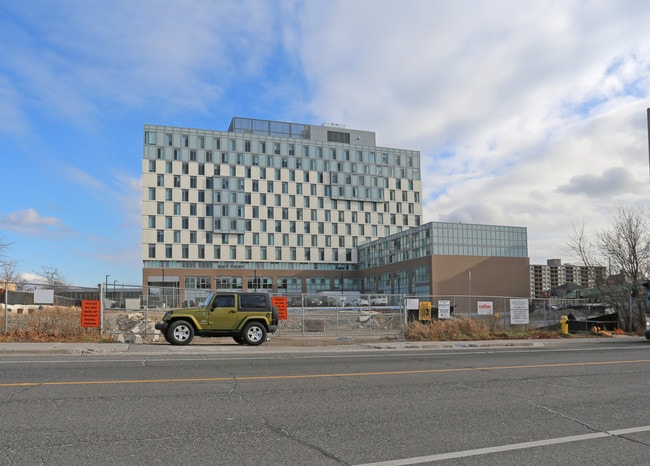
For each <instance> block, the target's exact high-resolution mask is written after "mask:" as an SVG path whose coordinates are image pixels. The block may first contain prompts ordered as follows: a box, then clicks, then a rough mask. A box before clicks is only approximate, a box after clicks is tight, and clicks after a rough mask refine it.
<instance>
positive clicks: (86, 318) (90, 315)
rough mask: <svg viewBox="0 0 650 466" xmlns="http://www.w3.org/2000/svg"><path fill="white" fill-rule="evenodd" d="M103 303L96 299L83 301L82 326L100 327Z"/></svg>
mask: <svg viewBox="0 0 650 466" xmlns="http://www.w3.org/2000/svg"><path fill="white" fill-rule="evenodd" d="M100 308H101V303H100V302H99V300H95V299H82V300H81V326H82V327H97V328H99V327H100V321H101V316H100V314H101V309H100Z"/></svg>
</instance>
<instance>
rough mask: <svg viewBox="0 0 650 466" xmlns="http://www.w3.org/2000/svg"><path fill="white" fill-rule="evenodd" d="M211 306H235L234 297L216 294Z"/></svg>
mask: <svg viewBox="0 0 650 466" xmlns="http://www.w3.org/2000/svg"><path fill="white" fill-rule="evenodd" d="M213 307H235V297H234V296H233V295H220V296H217V297H216V298H215V300H214V306H213Z"/></svg>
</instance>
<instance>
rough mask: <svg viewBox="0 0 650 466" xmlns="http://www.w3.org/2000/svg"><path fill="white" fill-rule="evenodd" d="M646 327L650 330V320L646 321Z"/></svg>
mask: <svg viewBox="0 0 650 466" xmlns="http://www.w3.org/2000/svg"><path fill="white" fill-rule="evenodd" d="M645 326H646V328H650V319H646V320H645Z"/></svg>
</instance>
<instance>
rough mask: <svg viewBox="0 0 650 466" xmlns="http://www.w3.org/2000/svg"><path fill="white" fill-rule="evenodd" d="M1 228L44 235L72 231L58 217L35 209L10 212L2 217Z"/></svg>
mask: <svg viewBox="0 0 650 466" xmlns="http://www.w3.org/2000/svg"><path fill="white" fill-rule="evenodd" d="M0 228H2V229H5V230H9V231H14V232H18V233H25V234H29V235H38V236H43V237H49V236H52V235H55V236H59V235H61V234H70V233H72V231H71V230H70V229H69V228H68V227H66V226H65V225H64V224H63V222H62V221H61V220H59V219H58V218H56V217H46V216H42V215H41V214H40V213H38V211H36V210H35V209H24V210H18V211H15V212H9V213H8V214H6V215H4V216H3V217H0Z"/></svg>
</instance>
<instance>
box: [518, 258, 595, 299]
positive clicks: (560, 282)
mask: <svg viewBox="0 0 650 466" xmlns="http://www.w3.org/2000/svg"><path fill="white" fill-rule="evenodd" d="M606 278H607V268H606V267H604V266H595V267H594V266H583V265H572V264H562V261H561V260H560V259H549V260H547V261H546V265H543V264H533V265H531V266H530V296H531V298H534V299H535V298H548V297H550V296H555V297H562V296H558V293H562V291H561V288H562V287H563V286H564V285H567V284H569V285H575V286H577V287H579V288H595V287H596V286H598V285H601V284H603V283H605V280H606Z"/></svg>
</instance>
